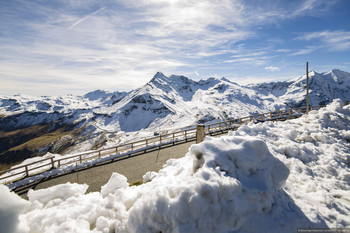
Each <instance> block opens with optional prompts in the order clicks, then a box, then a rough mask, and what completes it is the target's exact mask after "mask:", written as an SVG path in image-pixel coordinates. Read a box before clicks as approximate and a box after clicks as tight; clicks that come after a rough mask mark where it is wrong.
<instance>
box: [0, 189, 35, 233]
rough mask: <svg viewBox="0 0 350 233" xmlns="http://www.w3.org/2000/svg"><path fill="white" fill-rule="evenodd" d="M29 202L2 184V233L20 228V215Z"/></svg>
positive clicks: (0, 203) (0, 216) (0, 192)
mask: <svg viewBox="0 0 350 233" xmlns="http://www.w3.org/2000/svg"><path fill="white" fill-rule="evenodd" d="M28 205H29V202H27V201H26V200H23V199H21V198H20V197H19V196H17V195H16V194H14V193H12V192H10V190H9V189H8V188H7V187H6V186H4V185H0V226H1V232H2V233H12V232H16V231H17V230H18V226H19V215H20V213H22V212H24V210H25V209H26V208H27V207H28Z"/></svg>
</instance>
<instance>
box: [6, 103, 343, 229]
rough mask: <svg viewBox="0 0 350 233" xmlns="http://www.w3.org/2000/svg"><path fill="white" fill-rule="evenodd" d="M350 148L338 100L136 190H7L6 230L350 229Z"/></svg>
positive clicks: (123, 185)
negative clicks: (23, 192)
mask: <svg viewBox="0 0 350 233" xmlns="http://www.w3.org/2000/svg"><path fill="white" fill-rule="evenodd" d="M349 142H350V105H347V106H344V105H343V104H342V103H341V101H340V100H335V101H334V102H333V103H331V104H330V105H328V106H327V107H325V108H321V109H320V110H317V111H311V112H310V113H309V114H308V115H305V116H302V117H301V118H298V119H294V120H289V121H285V122H264V123H259V124H253V123H250V124H249V125H243V126H241V127H240V128H239V129H238V130H237V131H232V132H229V134H228V135H226V136H222V137H220V138H214V137H206V139H205V141H204V142H202V143H200V144H195V145H192V146H191V147H190V149H189V152H188V153H187V154H186V155H185V156H184V157H182V158H179V159H170V160H168V161H167V163H166V164H165V166H164V167H163V168H162V169H161V170H160V171H159V172H152V173H146V174H145V176H144V183H143V184H141V185H139V186H129V184H128V181H127V179H126V177H124V176H122V175H120V174H118V173H113V174H112V176H111V177H110V180H109V181H108V183H106V184H105V185H104V186H102V187H101V191H100V192H92V193H86V190H87V188H88V185H86V184H76V183H74V184H71V183H66V184H61V185H57V186H52V187H50V188H47V189H42V190H35V191H34V190H30V191H29V193H28V197H29V201H26V200H24V199H21V198H20V197H19V196H17V195H16V194H14V193H11V192H10V191H9V189H8V188H7V187H6V186H4V185H0V202H2V203H1V205H0V217H1V218H0V224H1V225H2V226H3V227H4V230H5V232H14V231H16V230H18V232H23V233H25V232H63V231H66V232H121V233H131V232H134V233H148V232H149V233H151V232H169V233H171V232H202V233H206V232H208V233H209V232H210V233H211V232H217V233H226V232H237V233H248V232H285V233H294V232H297V229H298V228H304V229H308V228H322V229H328V228H331V230H333V229H332V228H339V231H341V230H343V228H346V229H348V228H349V227H350V220H349V216H350V192H349V191H350V179H349V178H350V177H349V174H350V156H349ZM4 200H8V201H7V202H6V203H5V201H4ZM2 216H4V217H2ZM311 230H312V229H311Z"/></svg>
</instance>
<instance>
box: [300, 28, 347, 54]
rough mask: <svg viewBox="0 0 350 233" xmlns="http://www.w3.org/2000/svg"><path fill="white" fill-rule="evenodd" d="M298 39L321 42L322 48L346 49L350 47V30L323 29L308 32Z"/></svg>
mask: <svg viewBox="0 0 350 233" xmlns="http://www.w3.org/2000/svg"><path fill="white" fill-rule="evenodd" d="M296 40H304V41H314V40H318V41H320V42H321V45H320V48H328V49H330V50H337V51H346V50H349V49H350V31H321V32H311V33H306V34H304V35H302V36H299V37H297V38H296Z"/></svg>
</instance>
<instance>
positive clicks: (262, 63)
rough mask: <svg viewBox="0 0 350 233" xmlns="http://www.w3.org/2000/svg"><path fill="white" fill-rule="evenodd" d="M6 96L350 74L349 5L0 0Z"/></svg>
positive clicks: (333, 1)
mask: <svg viewBox="0 0 350 233" xmlns="http://www.w3.org/2000/svg"><path fill="white" fill-rule="evenodd" d="M0 22H1V24H0V61H1V62H0V83H1V85H0V95H13V94H19V93H20V94H29V95H36V96H38V95H63V94H67V93H71V94H84V93H86V92H88V91H91V90H95V89H103V90H111V91H113V90H131V89H135V88H137V87H140V86H142V85H144V84H145V83H146V82H148V81H149V80H150V79H151V78H152V77H153V75H154V74H155V73H156V72H157V71H162V72H163V73H164V74H166V75H171V74H178V75H185V76H187V77H189V78H192V79H195V80H199V79H206V78H209V77H226V78H228V79H230V80H232V81H235V82H238V83H241V84H247V83H255V82H264V81H283V80H288V79H292V78H296V77H299V76H301V75H303V74H304V72H305V62H306V61H309V67H310V70H315V71H316V72H325V71H329V70H331V69H341V70H344V71H348V72H350V53H349V52H350V23H349V22H350V2H349V1H348V0H293V1H290V0H264V1H260V0H197V1H194V0H114V1H112V0H100V1H92V0H70V1H68V0H67V1H64V0H50V1H45V0H31V1H28V0H11V1H7V0H0Z"/></svg>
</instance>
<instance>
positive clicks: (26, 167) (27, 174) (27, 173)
mask: <svg viewBox="0 0 350 233" xmlns="http://www.w3.org/2000/svg"><path fill="white" fill-rule="evenodd" d="M24 168H25V169H26V176H29V171H28V166H25V167H24Z"/></svg>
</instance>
